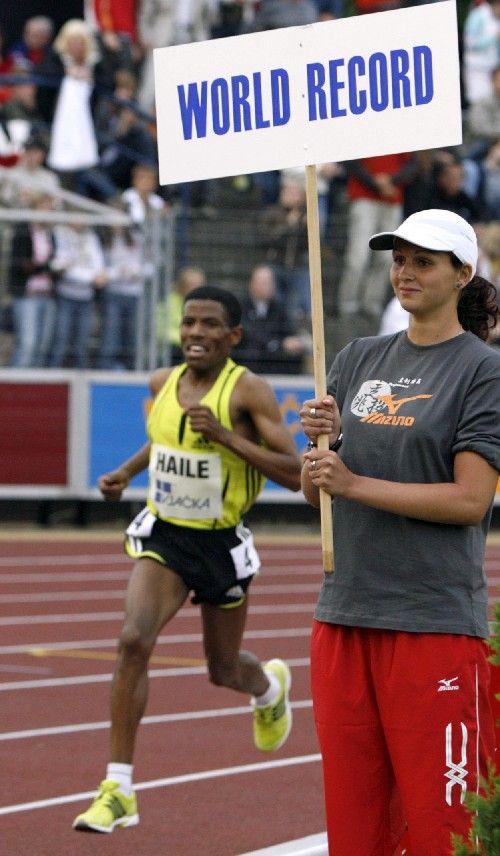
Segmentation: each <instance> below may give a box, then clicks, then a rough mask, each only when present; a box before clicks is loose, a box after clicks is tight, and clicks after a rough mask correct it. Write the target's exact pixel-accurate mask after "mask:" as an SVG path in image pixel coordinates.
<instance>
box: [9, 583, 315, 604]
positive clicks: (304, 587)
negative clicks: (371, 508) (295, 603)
mask: <svg viewBox="0 0 500 856" xmlns="http://www.w3.org/2000/svg"><path fill="white" fill-rule="evenodd" d="M319 588H320V582H319V581H318V583H277V584H276V583H275V584H272V583H271V584H269V585H266V584H265V583H264V584H263V585H262V584H261V583H256V582H254V583H253V584H252V589H251V591H252V597H266V595H271V594H311V593H317V592H319ZM124 597H125V589H103V590H102V591H88V590H86V591H76V590H75V591H56V592H49V591H44V592H35V593H33V592H32V593H30V594H0V603H50V602H51V601H53V602H54V603H61V602H64V601H73V602H74V603H77V602H78V601H83V600H123V598H124Z"/></svg>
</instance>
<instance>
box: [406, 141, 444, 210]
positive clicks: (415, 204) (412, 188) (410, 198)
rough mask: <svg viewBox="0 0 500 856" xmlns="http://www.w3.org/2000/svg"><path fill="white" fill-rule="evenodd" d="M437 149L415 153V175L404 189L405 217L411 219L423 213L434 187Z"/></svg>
mask: <svg viewBox="0 0 500 856" xmlns="http://www.w3.org/2000/svg"><path fill="white" fill-rule="evenodd" d="M435 159H436V149H423V150H422V151H418V152H414V153H413V170H414V172H413V175H412V176H411V177H410V180H409V181H408V183H407V184H405V185H404V187H403V188H402V190H403V216H404V217H405V218H406V217H409V216H410V214H415V212H416V211H422V210H423V209H424V208H426V206H427V202H428V199H429V196H430V193H431V191H432V188H433V187H434V179H433V172H432V171H433V168H434V163H435Z"/></svg>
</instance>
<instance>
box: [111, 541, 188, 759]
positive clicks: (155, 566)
mask: <svg viewBox="0 0 500 856" xmlns="http://www.w3.org/2000/svg"><path fill="white" fill-rule="evenodd" d="M187 595H188V589H187V587H186V585H185V584H184V582H183V581H182V580H181V578H180V577H179V576H178V575H177V574H175V573H174V572H173V571H171V570H169V569H168V568H165V567H163V566H162V565H160V563H159V562H156V561H155V560H154V559H149V558H144V559H139V560H138V561H137V562H136V564H135V565H134V569H133V571H132V575H131V577H130V581H129V584H128V588H127V595H126V600H125V621H124V624H123V628H122V631H121V634H120V639H119V643H118V659H117V663H116V667H115V673H114V676H113V683H112V688H111V756H110V760H111V761H115V762H118V763H124V764H131V763H132V757H133V752H134V745H135V737H136V732H137V728H138V726H139V723H140V721H141V718H142V716H143V713H144V710H145V707H146V702H147V697H148V675H147V668H148V662H149V658H150V656H151V652H152V650H153V646H154V644H155V642H156V639H157V637H158V634H159V632H160V631H161V629H162V627H164V626H165V624H167V622H168V621H170V619H171V618H172V617H173V616H174V615H175V614H176V612H177V611H178V610H179V609H180V607H181V606H182V604H183V603H184V601H185V600H186V597H187Z"/></svg>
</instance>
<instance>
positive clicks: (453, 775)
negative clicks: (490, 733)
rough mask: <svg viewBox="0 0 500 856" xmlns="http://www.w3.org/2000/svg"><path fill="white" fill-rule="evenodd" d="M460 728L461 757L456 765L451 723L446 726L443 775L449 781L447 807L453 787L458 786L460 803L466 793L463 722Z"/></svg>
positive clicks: (464, 732)
mask: <svg viewBox="0 0 500 856" xmlns="http://www.w3.org/2000/svg"><path fill="white" fill-rule="evenodd" d="M460 726H461V728H462V756H461V759H460V762H459V763H458V764H456V763H455V762H454V761H453V758H452V752H453V748H452V733H453V726H452V724H451V722H449V723H448V725H447V726H446V767H447V770H446V772H445V774H444V776H445V779H449V781H448V782H447V783H446V802H447V803H448V805H451V804H452V801H451V799H452V790H453V785H458V786H459V788H460V791H461V793H460V802H461V803H463V801H464V799H465V794H466V793H467V784H466V782H465V777H466V776H467V775H468V772H469V771H468V770H466V764H467V736H468V735H467V728H466V726H465V725H464V723H463V722H461V723H460Z"/></svg>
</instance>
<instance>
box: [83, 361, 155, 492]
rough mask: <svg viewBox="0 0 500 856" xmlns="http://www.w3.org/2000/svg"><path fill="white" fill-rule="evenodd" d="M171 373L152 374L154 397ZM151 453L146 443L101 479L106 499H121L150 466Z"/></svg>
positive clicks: (150, 383) (151, 383) (100, 487)
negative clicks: (130, 485) (137, 476)
mask: <svg viewBox="0 0 500 856" xmlns="http://www.w3.org/2000/svg"><path fill="white" fill-rule="evenodd" d="M171 371H172V369H170V368H161V369H156V370H155V371H154V372H153V373H152V375H151V377H150V379H149V388H150V390H151V393H152V395H153V397H155V396H156V395H157V394H158V392H159V391H160V389H161V388H162V386H163V384H164V383H165V381H166V379H167V377H168V376H169V374H170V372H171ZM149 453H150V443H146V444H145V445H144V446H142V448H140V449H139V450H138V451H137V452H135V453H134V454H133V455H132V456H131V457H130V458H128V459H127V460H126V461H124V462H123V464H120V466H119V467H117V468H116V469H115V470H112V471H111V472H109V473H104V475H102V476H100V477H99V479H98V480H97V484H98V486H99V490H100V491H101V493H102V495H103V496H104V498H105V499H108V500H118V499H120V498H121V495H122V493H123V491H124V490H125V488H126V487H127V485H128V484H129V482H130V481H131V480H132V479H133V478H134V476H136V475H137V474H138V473H141V472H142V471H143V470H145V469H146V467H147V466H148V463H149Z"/></svg>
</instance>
